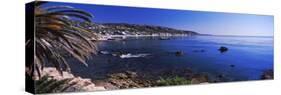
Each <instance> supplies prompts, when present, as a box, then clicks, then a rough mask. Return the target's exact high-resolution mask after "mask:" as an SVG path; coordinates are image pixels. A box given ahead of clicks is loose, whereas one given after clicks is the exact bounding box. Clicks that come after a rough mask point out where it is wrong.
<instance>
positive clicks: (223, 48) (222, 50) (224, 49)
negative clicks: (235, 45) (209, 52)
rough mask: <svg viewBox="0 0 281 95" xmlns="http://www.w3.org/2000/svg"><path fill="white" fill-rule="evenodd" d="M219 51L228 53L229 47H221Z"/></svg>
mask: <svg viewBox="0 0 281 95" xmlns="http://www.w3.org/2000/svg"><path fill="white" fill-rule="evenodd" d="M218 50H219V51H220V52H221V53H224V52H226V51H228V48H227V47H224V46H221V47H220V48H219V49H218Z"/></svg>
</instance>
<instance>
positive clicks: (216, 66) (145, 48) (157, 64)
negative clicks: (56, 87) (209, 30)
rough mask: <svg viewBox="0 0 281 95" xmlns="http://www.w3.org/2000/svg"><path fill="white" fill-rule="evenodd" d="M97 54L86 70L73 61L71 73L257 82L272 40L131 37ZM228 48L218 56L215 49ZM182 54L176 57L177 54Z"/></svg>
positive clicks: (104, 45)
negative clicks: (184, 74)
mask: <svg viewBox="0 0 281 95" xmlns="http://www.w3.org/2000/svg"><path fill="white" fill-rule="evenodd" d="M97 45H98V47H99V53H98V54H97V55H93V58H91V59H90V60H88V61H87V62H88V64H89V67H85V66H83V65H81V64H76V62H77V61H75V60H70V61H72V63H73V64H71V67H72V71H73V73H74V74H75V75H79V76H82V77H86V78H92V79H105V78H107V76H106V75H108V74H110V73H116V72H123V71H126V70H130V71H135V72H140V73H145V74H148V75H149V74H152V75H153V74H154V75H153V76H155V77H161V75H157V72H162V71H165V70H166V71H169V70H177V69H179V68H188V69H191V70H192V72H194V73H206V74H208V75H209V77H210V78H215V77H216V76H218V75H223V76H225V78H226V79H225V81H241V80H258V79H260V76H261V74H262V72H263V71H265V70H269V69H273V38H272V37H250V36H247V37H246V36H192V37H171V38H169V39H168V40H160V39H159V37H131V38H127V39H125V40H124V41H101V42H98V43H97ZM221 46H224V47H227V48H228V51H226V52H224V53H221V52H219V51H218V49H219V48H220V47H221ZM177 51H180V52H182V53H183V55H182V56H177V55H176V52H177Z"/></svg>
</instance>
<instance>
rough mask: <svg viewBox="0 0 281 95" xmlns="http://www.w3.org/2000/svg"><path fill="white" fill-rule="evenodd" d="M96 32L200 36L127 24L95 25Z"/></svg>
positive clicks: (166, 28)
mask: <svg viewBox="0 0 281 95" xmlns="http://www.w3.org/2000/svg"><path fill="white" fill-rule="evenodd" d="M92 29H93V30H94V31H97V32H99V33H101V34H110V35H198V34H199V33H196V32H193V31H186V30H177V29H173V28H168V27H162V26H151V25H139V24H126V23H103V24H95V25H94V27H92Z"/></svg>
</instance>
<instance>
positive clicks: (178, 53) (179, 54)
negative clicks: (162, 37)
mask: <svg viewBox="0 0 281 95" xmlns="http://www.w3.org/2000/svg"><path fill="white" fill-rule="evenodd" d="M183 54H184V52H183V51H177V52H176V56H183Z"/></svg>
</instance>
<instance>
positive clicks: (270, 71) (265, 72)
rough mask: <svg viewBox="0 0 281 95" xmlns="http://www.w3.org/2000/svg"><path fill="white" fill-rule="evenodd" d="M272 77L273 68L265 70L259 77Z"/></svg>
mask: <svg viewBox="0 0 281 95" xmlns="http://www.w3.org/2000/svg"><path fill="white" fill-rule="evenodd" d="M273 78H274V75H273V70H266V71H264V72H263V74H262V75H261V79H273Z"/></svg>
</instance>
